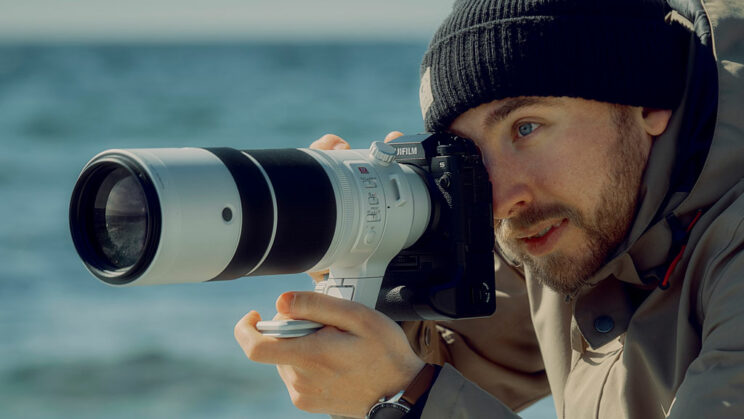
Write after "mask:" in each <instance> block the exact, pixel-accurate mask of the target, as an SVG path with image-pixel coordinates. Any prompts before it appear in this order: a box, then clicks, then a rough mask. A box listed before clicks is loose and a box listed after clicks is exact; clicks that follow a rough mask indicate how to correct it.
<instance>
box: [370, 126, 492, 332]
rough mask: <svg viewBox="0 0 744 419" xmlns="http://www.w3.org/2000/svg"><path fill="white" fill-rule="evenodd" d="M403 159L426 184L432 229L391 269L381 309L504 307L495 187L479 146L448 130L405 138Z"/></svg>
mask: <svg viewBox="0 0 744 419" xmlns="http://www.w3.org/2000/svg"><path fill="white" fill-rule="evenodd" d="M390 144H391V145H392V146H393V147H395V148H396V151H397V155H396V158H395V162H397V163H402V164H408V165H411V166H413V167H415V168H417V169H418V170H419V171H420V173H421V175H422V176H423V177H424V178H425V179H426V181H427V184H428V187H429V193H430V197H431V201H432V215H431V218H430V221H429V225H428V227H427V229H426V232H425V233H424V234H423V235H422V236H421V238H420V239H419V240H418V241H417V242H416V243H414V245H413V246H411V247H409V248H407V249H404V250H402V251H401V252H400V253H399V254H398V255H397V256H396V257H395V258H393V260H392V261H391V262H390V264H389V265H388V268H387V270H386V272H385V276H384V279H383V283H382V287H381V290H380V295H379V298H378V300H377V305H376V309H377V310H380V311H382V312H383V313H385V314H387V315H388V316H389V317H391V318H393V319H395V320H415V319H421V318H424V319H442V318H464V317H484V316H489V315H491V314H493V312H494V310H495V309H496V305H495V302H496V299H495V295H494V292H495V291H494V290H495V285H494V276H495V273H494V259H493V252H494V235H493V215H492V214H493V211H492V205H493V204H492V192H491V182H490V181H489V178H488V173H487V171H486V168H485V167H484V165H483V161H482V158H481V154H480V151H479V150H478V148H477V147H476V146H475V144H473V142H472V141H470V140H467V139H464V138H460V137H457V136H453V135H450V134H446V133H434V134H420V135H414V136H404V137H400V138H399V139H398V140H395V141H393V142H391V143H390Z"/></svg>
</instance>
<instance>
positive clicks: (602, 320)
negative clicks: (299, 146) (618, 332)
mask: <svg viewBox="0 0 744 419" xmlns="http://www.w3.org/2000/svg"><path fill="white" fill-rule="evenodd" d="M614 327H615V322H614V321H613V320H612V317H610V316H599V317H597V318H596V319H595V320H594V329H595V330H596V331H597V332H599V333H608V332H610V331H611V330H612V329H613V328H614Z"/></svg>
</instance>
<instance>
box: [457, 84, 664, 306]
mask: <svg viewBox="0 0 744 419" xmlns="http://www.w3.org/2000/svg"><path fill="white" fill-rule="evenodd" d="M634 116H635V114H634V113H633V112H632V110H631V109H630V108H624V107H619V106H612V105H610V104H606V103H601V102H595V101H588V100H583V99H575V98H540V97H520V98H509V99H503V100H497V101H494V102H491V103H486V104H483V105H480V106H478V107H476V108H473V109H470V110H468V111H467V112H465V113H463V114H461V115H460V116H459V117H458V118H457V119H456V120H455V121H454V122H453V123H452V125H451V126H450V131H451V132H453V133H454V134H456V135H459V136H462V137H466V138H470V139H471V140H473V141H474V142H475V143H476V144H477V145H478V146H479V147H480V149H481V152H482V154H483V160H484V163H485V164H486V167H487V169H488V172H489V177H490V179H491V183H492V184H493V208H494V229H495V234H496V242H497V244H498V245H499V247H500V248H501V250H502V252H503V253H504V255H505V256H506V257H507V258H509V259H511V260H513V261H515V262H518V263H520V264H522V265H523V266H524V268H525V272H526V274H527V275H531V276H532V277H533V278H536V279H538V280H539V281H541V282H542V283H543V284H545V285H547V286H549V287H551V288H553V289H554V290H556V291H558V292H561V293H566V294H573V293H574V292H576V291H577V290H578V289H579V288H581V286H582V285H583V284H584V283H585V281H586V280H587V279H588V278H589V277H590V276H591V275H592V274H593V273H595V272H596V271H597V270H598V269H599V268H600V267H601V266H602V265H603V264H604V263H605V262H606V260H607V257H608V256H609V254H610V253H611V252H612V251H613V250H614V249H615V248H616V247H617V246H618V245H619V244H620V242H621V241H622V240H623V239H624V237H625V235H626V234H627V231H628V229H629V228H630V225H631V222H632V220H633V217H634V214H635V209H636V204H637V201H638V191H639V185H640V182H641V177H642V174H643V170H644V168H645V166H646V161H647V159H648V154H649V151H650V148H651V137H650V136H649V135H648V134H647V133H646V131H644V129H643V128H642V126H641V124H639V123H638V121H637V118H634Z"/></svg>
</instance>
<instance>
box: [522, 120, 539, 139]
mask: <svg viewBox="0 0 744 419" xmlns="http://www.w3.org/2000/svg"><path fill="white" fill-rule="evenodd" d="M539 126H540V124H538V123H535V122H526V123H524V124H519V125H518V126H517V133H518V134H519V136H520V137H526V136H528V135H530V134H532V132H533V131H535V130H536V129H537V128H538V127H539Z"/></svg>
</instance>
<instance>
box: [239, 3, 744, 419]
mask: <svg viewBox="0 0 744 419" xmlns="http://www.w3.org/2000/svg"><path fill="white" fill-rule="evenodd" d="M670 3H672V4H673V6H674V8H673V9H672V8H670V7H669V6H668V5H667V4H666V3H663V2H656V1H640V0H636V1H627V0H624V1H604V2H593V1H588V0H586V1H570V2H569V1H558V0H555V1H540V2H522V1H508V0H501V1H472V0H471V1H458V2H456V3H455V6H454V8H453V12H452V14H451V15H450V17H449V18H448V19H446V20H445V22H444V23H443V24H442V26H441V27H440V29H439V31H438V32H437V34H436V35H435V36H434V39H433V40H432V42H431V44H430V46H429V50H428V51H427V53H426V55H425V57H424V61H423V64H422V88H421V105H422V111H423V114H424V119H425V121H426V128H427V130H447V131H449V132H452V133H455V134H457V135H460V136H463V137H467V138H470V139H472V140H473V141H474V142H475V143H476V144H477V145H478V146H479V147H480V149H481V151H482V154H483V159H484V162H485V164H486V166H487V167H488V170H489V175H490V179H491V182H492V185H493V200H494V201H493V207H494V218H495V223H494V229H495V234H496V239H497V244H498V250H499V251H498V253H499V255H500V257H499V258H498V259H497V262H496V264H497V287H498V288H499V290H498V292H497V298H498V301H497V309H496V313H495V314H494V315H493V316H492V317H490V318H488V319H470V320H462V321H448V322H431V321H426V322H410V323H406V324H404V325H403V330H404V331H403V330H401V329H400V328H399V327H398V326H397V325H396V324H395V323H394V322H392V321H390V320H389V319H388V318H386V317H385V316H383V315H381V314H380V313H377V312H375V311H373V310H368V309H366V308H364V307H360V306H359V305H357V304H354V303H351V302H347V301H342V300H337V299H333V298H330V297H326V296H322V295H314V294H313V293H287V294H284V295H282V296H280V298H279V299H278V301H277V310H278V311H279V313H280V315H282V316H285V317H290V318H300V319H309V320H315V321H319V322H321V323H324V324H327V325H329V326H328V327H326V328H324V329H322V330H320V331H319V332H317V333H315V334H313V335H310V336H307V337H304V338H300V339H294V340H285V341H278V340H275V339H271V338H267V337H264V336H261V335H260V334H258V333H257V332H256V330H255V327H254V326H255V323H256V322H257V321H258V319H259V317H258V315H257V314H256V313H255V312H251V313H249V314H248V315H246V317H244V318H243V320H241V321H240V322H239V323H238V325H237V326H236V338H237V339H238V342H239V343H240V344H241V346H242V347H243V349H244V350H245V352H246V354H247V356H248V357H249V358H251V359H253V360H255V361H258V362H269V363H274V364H277V365H278V369H279V373H280V375H281V377H282V379H283V380H284V381H285V383H286V385H287V388H288V390H289V392H290V396H291V397H292V400H293V402H294V403H295V405H297V406H298V407H299V408H301V409H304V410H308V411H313V412H325V413H330V414H339V415H347V416H354V417H364V416H365V415H366V414H367V413H368V412H369V410H370V407H372V406H373V405H375V402H376V401H377V400H378V399H380V398H383V397H385V398H389V397H391V396H394V395H396V394H398V393H399V392H400V391H401V390H404V389H405V390H406V394H409V393H410V394H414V393H415V395H416V396H417V397H414V398H415V400H414V402H415V405H414V408H413V410H412V412H411V413H410V414H409V415H408V416H406V417H418V416H421V417H424V418H449V417H458V418H482V417H512V416H513V415H514V414H513V413H512V412H511V411H512V410H520V409H522V408H524V407H526V406H528V405H529V404H531V403H533V402H534V401H536V400H538V399H539V398H541V397H544V396H545V395H547V394H548V393H551V394H552V395H553V398H554V401H555V405H556V411H557V413H558V416H559V417H561V418H584V417H602V418H605V417H633V418H654V417H676V418H681V417H690V418H700V417H744V196H743V194H744V180H743V179H744V118H742V117H741V115H742V113H741V109H742V102H744V82H743V81H742V75H744V66H742V64H741V63H742V62H744V47H743V46H742V41H741V38H742V37H744V34H743V33H742V30H741V28H742V27H744V25H743V24H742V22H744V12H742V8H741V5H740V4H736V2H735V1H724V0H719V1H709V2H705V4H700V3H698V2H697V1H689V2H687V1H682V0H679V1H674V2H670ZM714 47H715V49H714ZM315 146H317V147H321V148H334V147H346V144H345V143H344V142H342V140H340V139H339V138H338V137H333V136H326V137H324V138H322V139H321V140H319V142H316V144H315ZM409 341H410V346H409ZM424 361H425V362H428V363H432V364H439V365H442V364H444V367H443V368H442V369H441V370H440V371H438V370H437V369H436V368H433V367H428V366H427V367H424ZM421 371H429V375H427V376H424V375H422V374H419V372H421ZM432 371H433V372H432ZM422 377H423V378H422ZM422 389H423V390H422ZM414 390H415V391H414ZM388 413H390V411H388ZM372 417H394V416H381V415H380V414H379V413H374V414H373V415H372ZM395 417H400V416H395Z"/></svg>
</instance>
